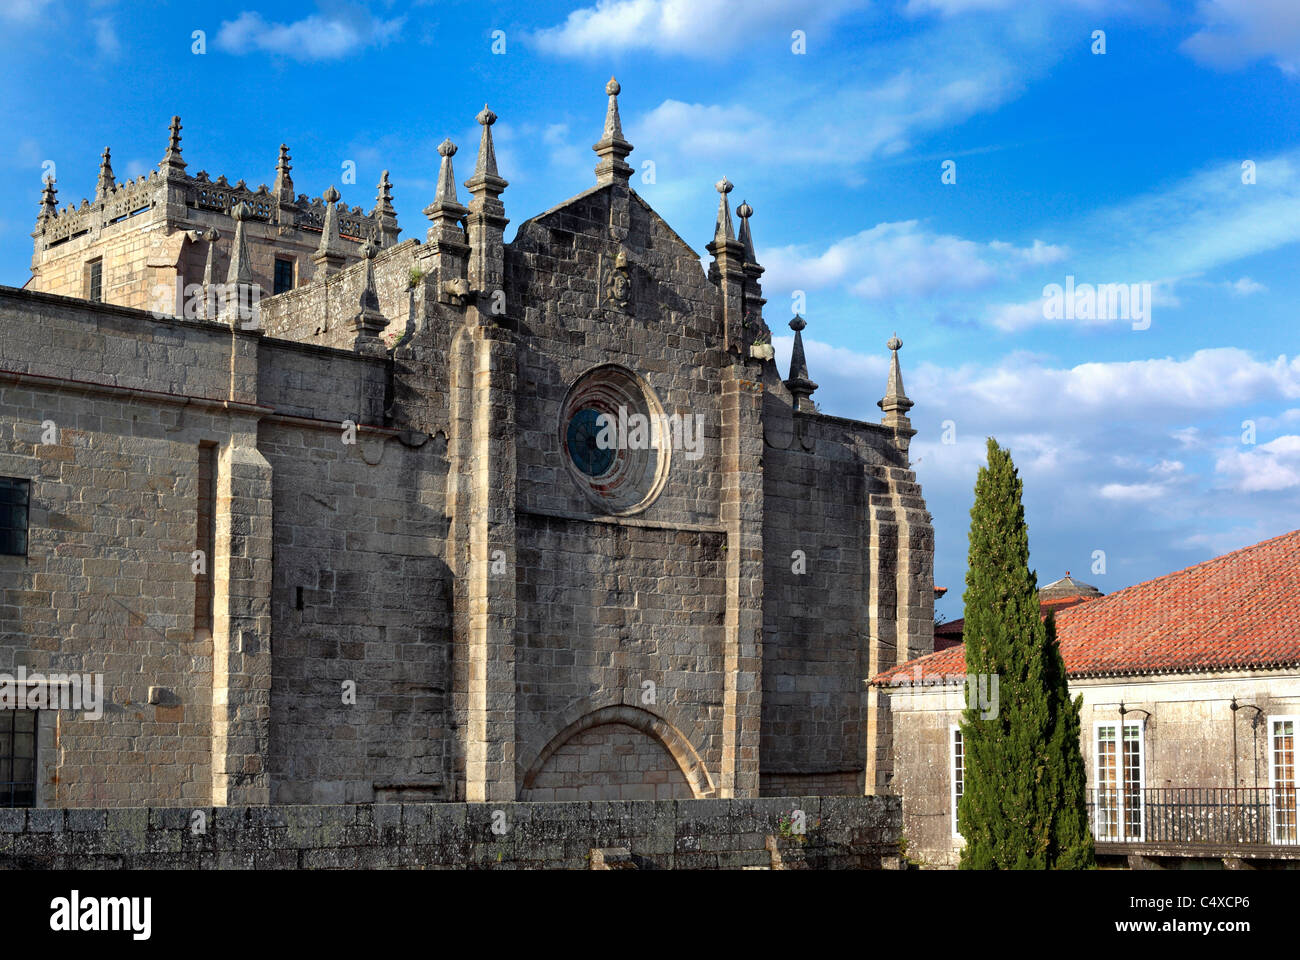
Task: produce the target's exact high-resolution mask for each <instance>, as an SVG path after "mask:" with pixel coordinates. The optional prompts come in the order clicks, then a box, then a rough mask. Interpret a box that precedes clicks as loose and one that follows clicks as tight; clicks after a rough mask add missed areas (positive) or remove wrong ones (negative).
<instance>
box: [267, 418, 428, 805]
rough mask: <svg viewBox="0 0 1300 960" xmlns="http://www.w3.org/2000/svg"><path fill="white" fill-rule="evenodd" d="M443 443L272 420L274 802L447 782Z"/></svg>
mask: <svg viewBox="0 0 1300 960" xmlns="http://www.w3.org/2000/svg"><path fill="white" fill-rule="evenodd" d="M437 447H438V445H437V444H435V443H432V442H426V443H424V444H422V445H421V446H418V447H408V446H406V445H405V444H403V443H402V442H400V440H399V439H398V438H397V437H394V436H367V435H365V434H362V435H360V436H359V437H358V438H357V443H355V444H345V443H343V442H342V434H341V431H340V430H339V429H338V428H337V427H334V426H331V425H323V426H319V427H318V426H314V425H312V426H300V425H298V424H293V423H283V422H279V423H264V424H263V425H262V428H261V430H260V432H259V435H258V448H259V450H261V451H262V453H263V455H264V456H265V457H266V458H267V460H268V461H269V462H270V464H271V467H272V469H273V471H274V475H275V485H274V493H273V517H274V530H275V569H274V574H273V583H272V592H271V616H272V629H273V636H274V644H273V648H272V681H271V684H272V685H271V727H270V730H271V742H270V769H271V780H272V784H273V788H272V797H271V799H272V802H275V803H341V802H349V803H352V802H367V801H370V800H374V799H375V798H376V797H377V796H379V797H381V798H382V797H384V796H389V797H390V798H396V797H400V796H403V795H406V793H407V791H417V792H418V793H420V794H422V795H424V796H428V795H434V796H439V797H442V796H445V795H446V794H445V793H444V792H443V791H445V790H446V789H447V786H448V782H447V777H448V772H447V771H446V770H445V769H444V762H443V758H444V749H445V747H446V741H447V737H448V733H449V731H448V730H447V728H446V726H445V723H444V718H445V710H446V707H447V694H448V687H449V684H450V678H449V676H448V670H447V667H448V657H449V653H450V649H449V645H450V629H451V609H450V590H451V585H450V576H449V573H448V570H447V566H446V564H445V562H444V561H443V551H444V547H445V544H446V536H447V527H448V522H447V517H446V515H445V513H444V512H443V502H444V500H443V498H444V483H445V479H446V469H447V466H446V460H445V459H443V458H442V456H441V454H440V451H439V449H438V448H437ZM348 684H351V685H352V687H351V688H349V687H347V686H346V685H348ZM349 689H350V690H351V691H352V693H353V694H354V695H353V696H351V697H349V696H347V693H348V691H349Z"/></svg>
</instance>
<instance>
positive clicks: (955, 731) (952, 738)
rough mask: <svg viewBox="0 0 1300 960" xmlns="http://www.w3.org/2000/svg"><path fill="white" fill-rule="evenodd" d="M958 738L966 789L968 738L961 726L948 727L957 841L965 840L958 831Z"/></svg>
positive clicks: (963, 782) (949, 769) (962, 777)
mask: <svg viewBox="0 0 1300 960" xmlns="http://www.w3.org/2000/svg"><path fill="white" fill-rule="evenodd" d="M957 737H961V784H962V790H963V791H964V790H965V789H966V737H965V735H964V734H963V733H962V732H961V724H959V723H954V724H950V725H949V727H948V799H949V801H950V802H951V804H952V835H953V837H954V838H955V839H958V840H961V839H964V838H963V837H962V835H961V832H960V831H959V830H958V829H957V799H958V798H957Z"/></svg>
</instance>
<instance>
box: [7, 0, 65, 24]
mask: <svg viewBox="0 0 1300 960" xmlns="http://www.w3.org/2000/svg"><path fill="white" fill-rule="evenodd" d="M53 6H54V0H7V2H6V3H4V4H0V20H4V21H8V22H10V23H35V22H36V21H38V20H40V19H41V17H42V16H44V15H45V13H46V11H48V10H49V9H50V8H51V7H53Z"/></svg>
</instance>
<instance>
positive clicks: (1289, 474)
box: [1214, 434, 1300, 493]
mask: <svg viewBox="0 0 1300 960" xmlns="http://www.w3.org/2000/svg"><path fill="white" fill-rule="evenodd" d="M1214 468H1215V471H1216V472H1217V473H1218V474H1220V475H1221V476H1222V477H1223V478H1224V479H1225V480H1226V481H1227V482H1228V484H1229V485H1230V486H1231V487H1232V489H1234V490H1236V491H1238V492H1240V493H1258V492H1261V491H1277V490H1290V489H1292V488H1296V487H1300V436H1295V435H1293V434H1288V435H1285V436H1281V437H1278V438H1277V439H1276V440H1271V441H1269V442H1268V443H1263V444H1260V445H1259V446H1258V447H1254V448H1245V449H1241V450H1233V451H1229V452H1227V453H1224V454H1223V455H1222V456H1220V457H1219V458H1218V460H1217V461H1215V464H1214Z"/></svg>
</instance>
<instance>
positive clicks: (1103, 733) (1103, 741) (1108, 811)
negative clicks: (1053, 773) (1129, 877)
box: [1093, 719, 1146, 843]
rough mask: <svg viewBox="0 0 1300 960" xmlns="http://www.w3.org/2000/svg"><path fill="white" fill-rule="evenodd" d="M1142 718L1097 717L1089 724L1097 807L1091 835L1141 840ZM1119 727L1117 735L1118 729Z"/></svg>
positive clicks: (1142, 820) (1107, 838)
mask: <svg viewBox="0 0 1300 960" xmlns="http://www.w3.org/2000/svg"><path fill="white" fill-rule="evenodd" d="M1144 726H1145V721H1144V720H1141V719H1138V720H1124V721H1122V722H1121V721H1108V720H1099V721H1097V722H1096V723H1094V724H1093V747H1094V753H1095V758H1094V762H1095V768H1096V787H1097V807H1096V817H1095V821H1096V822H1095V823H1094V824H1093V830H1094V836H1095V837H1096V839H1098V840H1109V841H1113V842H1122V841H1126V840H1129V841H1137V842H1139V843H1140V842H1141V841H1142V839H1143V837H1144V836H1145V832H1146V823H1145V822H1144V818H1143V815H1142V811H1143V803H1142V800H1143V796H1142V790H1143V788H1144V787H1145V786H1146V748H1145V746H1144V743H1143V741H1144V739H1145V738H1144V737H1143V728H1144ZM1121 728H1122V729H1123V734H1122V735H1121V733H1120V730H1121Z"/></svg>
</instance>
